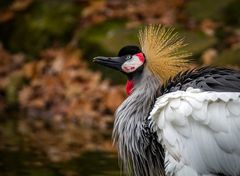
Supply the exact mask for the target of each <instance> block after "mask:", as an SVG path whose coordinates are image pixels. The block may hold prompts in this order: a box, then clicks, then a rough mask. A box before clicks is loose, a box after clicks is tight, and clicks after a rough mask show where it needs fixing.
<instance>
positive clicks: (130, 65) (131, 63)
mask: <svg viewBox="0 0 240 176" xmlns="http://www.w3.org/2000/svg"><path fill="white" fill-rule="evenodd" d="M141 65H143V62H142V61H141V60H140V59H139V58H138V57H137V56H132V58H131V59H130V60H128V61H126V62H124V64H123V65H122V70H123V71H124V72H126V73H131V72H134V71H135V70H137V69H138V68H139V67H140V66H141Z"/></svg>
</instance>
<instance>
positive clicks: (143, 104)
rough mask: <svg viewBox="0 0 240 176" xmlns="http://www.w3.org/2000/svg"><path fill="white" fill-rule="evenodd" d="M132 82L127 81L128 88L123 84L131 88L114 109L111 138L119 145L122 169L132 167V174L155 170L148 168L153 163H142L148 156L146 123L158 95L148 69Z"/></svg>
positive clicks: (158, 89) (155, 80) (156, 82)
mask: <svg viewBox="0 0 240 176" xmlns="http://www.w3.org/2000/svg"><path fill="white" fill-rule="evenodd" d="M131 81H132V83H128V84H127V85H128V86H129V87H128V86H126V88H129V90H130V88H131V93H130V95H129V97H128V98H127V99H126V100H125V101H124V102H123V103H122V104H121V105H120V107H119V108H118V110H117V112H116V119H115V123H114V130H113V138H114V141H115V142H116V143H117V144H118V151H119V154H120V157H121V158H122V160H123V167H124V169H125V170H127V171H129V169H130V168H129V167H130V166H131V167H132V168H131V169H133V170H131V172H133V175H141V173H145V174H146V175H149V172H155V171H154V170H155V169H154V168H151V167H154V166H148V167H146V166H144V165H146V164H148V161H146V158H148V156H145V155H148V154H147V152H146V148H147V147H148V145H149V140H148V139H147V137H146V134H145V132H146V131H145V130H146V129H145V125H146V121H147V117H148V116H149V113H150V111H151V109H152V107H153V105H154V102H155V100H156V98H157V97H158V96H159V95H160V87H161V84H160V81H159V79H157V78H156V77H155V76H153V75H152V74H151V73H150V71H148V70H144V72H143V74H142V75H141V76H139V77H135V78H133V79H132V80H131ZM130 84H132V85H130ZM151 160H152V159H151ZM151 163H152V161H151ZM151 169H152V171H151ZM129 172H130V171H129ZM153 175H155V174H153Z"/></svg>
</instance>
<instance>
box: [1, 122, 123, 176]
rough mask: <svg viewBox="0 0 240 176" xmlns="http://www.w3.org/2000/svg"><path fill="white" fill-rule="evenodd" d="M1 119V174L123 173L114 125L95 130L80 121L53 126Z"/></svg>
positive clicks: (65, 175)
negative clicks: (115, 145) (115, 144)
mask: <svg viewBox="0 0 240 176" xmlns="http://www.w3.org/2000/svg"><path fill="white" fill-rule="evenodd" d="M0 120H1V121H0V175H1V176H115V175H120V172H119V167H118V159H117V154H116V151H115V150H114V148H113V146H112V142H111V139H110V136H111V135H110V134H111V127H110V128H109V129H105V130H103V129H91V128H83V127H81V125H79V124H77V123H76V122H64V124H62V125H60V124H57V123H54V125H53V124H52V123H49V122H47V123H46V122H45V121H43V120H37V119H35V120H29V119H28V120H27V118H15V117H14V118H10V117H9V118H5V119H0ZM59 123H60V122H59ZM61 123H62V122H61Z"/></svg>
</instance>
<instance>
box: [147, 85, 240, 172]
mask: <svg viewBox="0 0 240 176" xmlns="http://www.w3.org/2000/svg"><path fill="white" fill-rule="evenodd" d="M149 118H150V119H151V122H152V124H151V125H152V127H153V129H154V130H155V131H156V132H157V135H158V138H159V142H160V143H161V144H162V145H163V147H164V148H165V151H166V153H165V155H166V157H165V162H166V172H167V174H168V175H174V173H175V174H176V175H179V176H185V175H186V176H191V175H201V174H214V173H215V174H217V173H223V174H226V175H240V93H236V92H202V91H201V90H199V89H192V88H189V89H188V90H186V91H177V92H172V93H168V94H165V95H163V96H161V97H159V98H158V99H157V101H156V103H155V105H154V108H153V110H152V112H151V114H150V117H149Z"/></svg>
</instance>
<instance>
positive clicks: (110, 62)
mask: <svg viewBox="0 0 240 176" xmlns="http://www.w3.org/2000/svg"><path fill="white" fill-rule="evenodd" d="M93 62H95V63H98V64H101V65H104V66H106V67H109V68H113V69H115V70H119V71H121V66H122V64H123V62H124V59H123V58H122V57H103V56H98V57H95V58H94V59H93Z"/></svg>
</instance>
